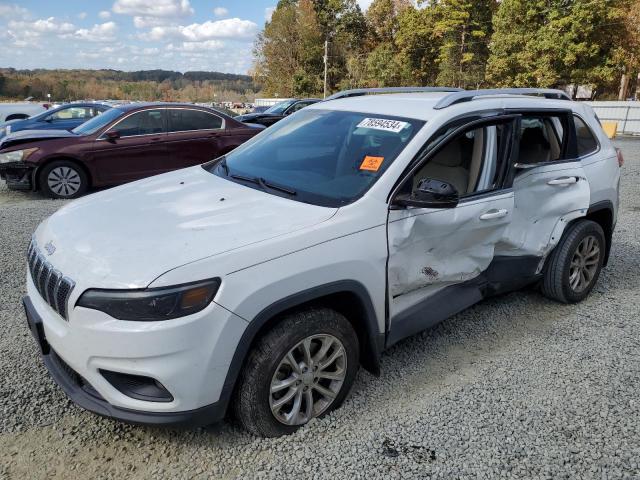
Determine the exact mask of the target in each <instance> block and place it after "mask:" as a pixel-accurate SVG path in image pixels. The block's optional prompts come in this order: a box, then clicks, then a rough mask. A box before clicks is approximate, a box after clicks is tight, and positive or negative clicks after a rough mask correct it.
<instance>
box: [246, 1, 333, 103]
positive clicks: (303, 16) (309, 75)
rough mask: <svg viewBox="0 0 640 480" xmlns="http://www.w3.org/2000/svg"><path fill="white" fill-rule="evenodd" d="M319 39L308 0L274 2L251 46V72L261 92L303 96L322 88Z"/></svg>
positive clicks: (316, 21) (320, 42)
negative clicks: (252, 53)
mask: <svg viewBox="0 0 640 480" xmlns="http://www.w3.org/2000/svg"><path fill="white" fill-rule="evenodd" d="M322 56H323V38H322V32H321V30H320V25H319V23H318V19H317V16H316V12H315V9H314V5H313V2H312V1H311V0H299V1H298V2H292V1H283V0H281V1H280V2H279V3H278V6H277V7H276V9H275V11H274V12H273V15H272V17H271V21H269V22H268V23H267V24H266V25H265V28H264V30H263V31H262V32H261V33H260V35H259V36H258V39H257V40H256V44H255V47H254V58H255V66H254V72H255V74H256V76H257V79H259V80H260V81H262V82H263V83H264V91H265V93H267V94H270V95H277V96H306V95H313V94H317V93H318V92H320V91H321V90H322V82H323V71H324V65H323V60H322Z"/></svg>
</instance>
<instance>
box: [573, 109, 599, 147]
mask: <svg viewBox="0 0 640 480" xmlns="http://www.w3.org/2000/svg"><path fill="white" fill-rule="evenodd" d="M573 122H574V124H575V126H576V140H577V142H578V156H579V157H584V156H585V155H589V154H590V153H593V152H595V151H596V150H598V141H597V140H596V138H595V137H594V136H593V133H592V132H591V129H590V128H589V127H588V126H587V124H586V123H584V120H582V119H581V118H580V117H578V116H575V115H574V117H573Z"/></svg>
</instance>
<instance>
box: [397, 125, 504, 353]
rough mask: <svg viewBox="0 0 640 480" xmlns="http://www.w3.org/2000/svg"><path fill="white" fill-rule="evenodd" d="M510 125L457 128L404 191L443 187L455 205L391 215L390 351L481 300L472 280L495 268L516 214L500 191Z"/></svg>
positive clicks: (406, 183)
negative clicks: (430, 184)
mask: <svg viewBox="0 0 640 480" xmlns="http://www.w3.org/2000/svg"><path fill="white" fill-rule="evenodd" d="M514 122H515V120H514V118H513V117H504V118H494V119H492V120H489V121H487V120H482V121H480V122H479V123H478V122H472V123H471V124H469V125H467V126H463V127H461V128H459V129H457V130H456V131H454V132H453V133H450V134H448V135H447V138H445V139H444V140H442V141H440V143H438V144H437V145H436V146H434V147H433V150H432V151H431V153H430V154H429V156H427V158H426V159H425V160H424V161H423V162H422V163H421V164H420V165H418V166H417V167H415V168H414V170H413V172H412V173H411V174H410V175H409V177H408V178H407V179H406V180H404V181H403V183H402V184H401V185H402V186H401V187H400V190H399V191H405V193H408V192H409V189H415V188H416V186H417V184H418V182H419V181H420V180H422V179H425V178H430V179H435V180H442V181H446V182H448V183H450V184H451V185H453V186H454V187H455V188H456V190H457V191H458V194H459V196H460V202H459V204H458V205H457V206H456V207H455V208H448V209H435V208H415V207H408V208H401V207H392V209H391V210H390V211H389V220H388V247H389V261H388V291H389V315H390V325H389V340H388V341H389V344H391V343H395V342H396V341H398V340H400V339H402V338H404V337H406V336H408V335H412V334H414V333H416V332H418V331H421V330H423V329H425V328H427V327H429V326H431V325H433V324H435V323H437V322H439V321H441V320H443V319H444V318H446V317H448V316H450V315H452V314H455V313H456V312H458V311H461V310H462V309H464V308H466V307H468V306H469V305H472V304H474V303H476V302H477V301H479V300H480V299H481V298H482V293H481V289H480V288H481V284H480V283H478V284H476V283H474V279H476V277H479V276H480V274H481V273H482V272H484V271H485V270H486V269H487V268H488V267H489V265H490V264H491V262H492V261H493V259H494V255H495V250H496V245H497V244H498V243H499V242H500V240H501V239H502V238H503V236H504V234H505V231H506V230H507V228H508V227H509V224H510V223H511V220H512V215H513V210H514V194H513V191H512V190H511V189H509V188H503V182H504V179H505V176H506V172H507V167H508V164H509V156H510V153H511V142H512V138H513V132H514V129H515V125H514ZM392 205H393V202H392Z"/></svg>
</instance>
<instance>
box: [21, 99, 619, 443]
mask: <svg viewBox="0 0 640 480" xmlns="http://www.w3.org/2000/svg"><path fill="white" fill-rule="evenodd" d="M385 92H386V93H387V94H385ZM369 93H377V95H368V94H369ZM337 97H340V98H337V99H329V100H328V101H324V102H320V103H317V104H315V105H312V106H309V107H307V108H305V109H304V110H301V111H299V112H298V113H296V114H294V115H291V116H290V117H288V118H286V119H285V120H282V121H281V122H279V123H277V124H276V125H275V126H273V127H271V128H269V129H267V130H265V131H264V132H262V133H260V134H259V135H257V136H256V137H254V138H253V139H252V140H249V141H248V142H247V143H245V144H243V145H242V146H240V147H239V148H237V149H236V150H234V151H233V152H231V153H229V154H228V155H226V157H222V158H219V159H216V160H214V161H212V162H210V163H207V164H205V165H202V166H197V167H193V168H187V169H184V170H179V171H176V172H172V173H167V174H163V175H159V176H156V177H153V178H149V179H146V180H142V181H138V182H134V183H131V184H128V185H125V186H122V187H118V188H114V189H111V190H108V191H103V192H100V193H96V194H94V195H90V196H88V197H85V198H83V199H80V200H77V201H75V202H72V203H70V204H68V205H67V206H65V207H64V208H62V209H60V210H59V211H58V212H57V213H55V214H54V215H52V216H51V217H50V218H48V219H47V220H45V221H44V222H43V223H42V224H41V225H40V226H39V227H38V229H37V231H36V232H35V234H34V236H33V241H32V243H31V245H30V248H29V252H28V264H29V272H28V276H27V292H28V296H26V297H25V298H24V304H25V308H26V312H27V317H28V322H29V326H30V329H31V331H32V332H33V334H34V336H35V337H36V339H37V341H38V343H39V345H40V347H41V350H42V354H43V359H44V362H45V364H46V366H47V367H48V369H49V370H50V373H51V375H52V376H53V378H54V379H55V381H56V382H57V383H58V384H59V385H60V386H61V387H62V388H63V389H64V391H65V392H66V393H67V395H68V396H69V397H70V398H71V399H72V400H73V401H75V402H76V403H77V404H79V405H80V406H82V407H84V408H86V409H88V410H91V411H93V412H95V413H98V414H100V415H105V416H109V417H113V418H117V419H121V420H124V421H128V422H136V423H152V424H161V425H169V424H185V423H186V424H191V425H195V424H207V423H212V422H215V421H217V420H219V419H221V418H222V417H223V416H224V415H225V414H226V413H227V411H228V410H233V412H234V413H235V415H236V417H237V418H238V419H239V420H240V422H241V423H242V424H243V425H244V427H245V428H246V429H248V430H249V431H251V432H253V433H255V434H259V435H265V436H276V435H281V434H285V433H289V432H292V431H294V430H296V429H297V428H299V427H300V426H301V425H303V424H305V423H307V422H308V421H309V420H311V419H312V418H314V417H318V416H321V415H323V414H325V413H327V412H328V411H330V410H331V409H333V408H336V407H337V406H339V405H340V404H341V403H342V402H343V400H344V399H345V397H346V395H347V394H348V392H349V389H350V388H351V386H352V384H353V381H354V378H355V376H356V372H357V370H358V368H359V366H360V365H362V366H364V368H366V369H367V370H369V371H371V372H373V373H374V374H376V373H378V372H379V369H380V355H381V352H382V351H383V350H385V349H386V348H389V346H391V345H393V344H394V343H396V342H398V341H400V340H402V339H403V338H405V337H407V336H409V335H413V334H414V333H416V332H419V331H421V330H424V329H426V328H428V327H430V326H432V325H434V324H436V323H438V322H440V321H442V320H444V319H446V318H447V317H449V316H451V315H453V314H455V313H456V312H459V311H461V310H463V309H465V308H467V307H469V306H471V305H473V304H475V303H476V302H479V301H480V300H482V299H483V298H485V297H488V296H491V295H496V294H500V293H503V292H507V291H512V290H515V289H519V288H521V287H524V286H526V285H531V284H537V285H539V287H540V288H541V290H542V292H543V293H544V295H546V296H548V297H550V298H553V299H556V300H558V301H560V302H577V301H580V300H582V299H583V298H585V296H587V295H588V294H589V292H590V290H591V289H592V288H593V286H594V284H595V283H596V281H597V279H598V274H599V273H600V270H601V268H602V267H603V266H604V265H606V263H607V259H608V256H609V252H610V248H611V237H612V232H613V229H614V226H615V224H616V213H617V210H618V188H619V178H620V166H621V164H622V158H621V157H620V156H619V155H618V153H617V152H616V149H615V148H614V147H613V146H612V144H611V142H610V141H609V139H608V138H607V137H606V136H605V135H604V133H603V131H602V128H601V127H600V125H599V122H598V120H597V118H596V116H595V115H594V113H593V111H592V110H591V108H590V107H588V106H587V105H584V104H581V103H576V102H572V101H571V100H570V99H569V98H568V97H566V95H565V94H564V93H563V92H560V91H555V90H533V89H510V90H479V91H455V90H454V89H438V88H422V89H387V90H382V91H374V92H371V91H366V90H365V91H348V92H343V93H342V94H340V95H338V96H337Z"/></svg>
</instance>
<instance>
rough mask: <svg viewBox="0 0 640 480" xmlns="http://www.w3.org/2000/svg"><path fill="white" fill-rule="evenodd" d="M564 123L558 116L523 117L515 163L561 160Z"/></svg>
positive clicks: (528, 163)
mask: <svg viewBox="0 0 640 480" xmlns="http://www.w3.org/2000/svg"><path fill="white" fill-rule="evenodd" d="M564 132H565V128H564V121H563V118H562V117H558V116H551V115H546V116H523V117H522V121H521V124H520V132H519V139H520V140H519V142H520V148H519V152H520V153H519V157H518V160H517V162H518V163H521V164H526V165H532V164H536V163H545V162H554V161H556V160H562V152H563V151H564Z"/></svg>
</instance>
